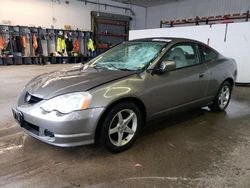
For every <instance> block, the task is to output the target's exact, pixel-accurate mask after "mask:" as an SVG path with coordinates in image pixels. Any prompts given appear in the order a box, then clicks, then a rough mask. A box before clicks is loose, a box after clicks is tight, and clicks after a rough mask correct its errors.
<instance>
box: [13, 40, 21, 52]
mask: <svg viewBox="0 0 250 188" xmlns="http://www.w3.org/2000/svg"><path fill="white" fill-rule="evenodd" d="M12 47H13V52H18V53H20V52H22V44H21V38H20V36H14V37H13V38H12Z"/></svg>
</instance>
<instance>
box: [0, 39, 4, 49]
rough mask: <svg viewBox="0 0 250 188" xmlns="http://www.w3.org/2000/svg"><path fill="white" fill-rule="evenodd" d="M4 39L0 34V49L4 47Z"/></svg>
mask: <svg viewBox="0 0 250 188" xmlns="http://www.w3.org/2000/svg"><path fill="white" fill-rule="evenodd" d="M4 45H5V41H4V38H3V37H2V36H0V50H2V49H4Z"/></svg>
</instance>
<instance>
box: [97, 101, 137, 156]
mask: <svg viewBox="0 0 250 188" xmlns="http://www.w3.org/2000/svg"><path fill="white" fill-rule="evenodd" d="M141 126H142V116H141V112H140V109H139V108H138V107H137V106H136V105H135V104H134V103H132V102H128V103H119V104H117V105H116V106H114V107H113V108H112V109H111V110H110V111H109V113H107V116H106V118H105V121H104V125H103V127H102V131H101V142H102V143H103V144H104V146H105V147H106V148H107V149H108V150H109V151H111V152H115V153H117V152H121V151H124V150H126V149H128V148H129V147H130V146H131V145H132V144H133V143H134V142H135V140H136V138H137V136H138V133H139V131H140V129H141Z"/></svg>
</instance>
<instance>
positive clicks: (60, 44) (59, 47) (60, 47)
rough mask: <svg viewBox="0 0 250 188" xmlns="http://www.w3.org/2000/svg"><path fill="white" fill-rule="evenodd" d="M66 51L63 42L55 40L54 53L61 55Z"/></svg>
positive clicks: (59, 39)
mask: <svg viewBox="0 0 250 188" xmlns="http://www.w3.org/2000/svg"><path fill="white" fill-rule="evenodd" d="M65 49H66V43H65V40H64V39H62V38H60V37H58V38H57V48H56V51H57V52H58V53H59V54H61V55H62V54H63V53H64V51H65Z"/></svg>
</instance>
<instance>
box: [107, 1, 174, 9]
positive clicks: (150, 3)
mask: <svg viewBox="0 0 250 188" xmlns="http://www.w3.org/2000/svg"><path fill="white" fill-rule="evenodd" d="M112 1H116V2H121V3H126V4H133V5H138V6H142V7H152V6H155V5H161V4H166V3H168V2H171V1H178V0H112Z"/></svg>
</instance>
